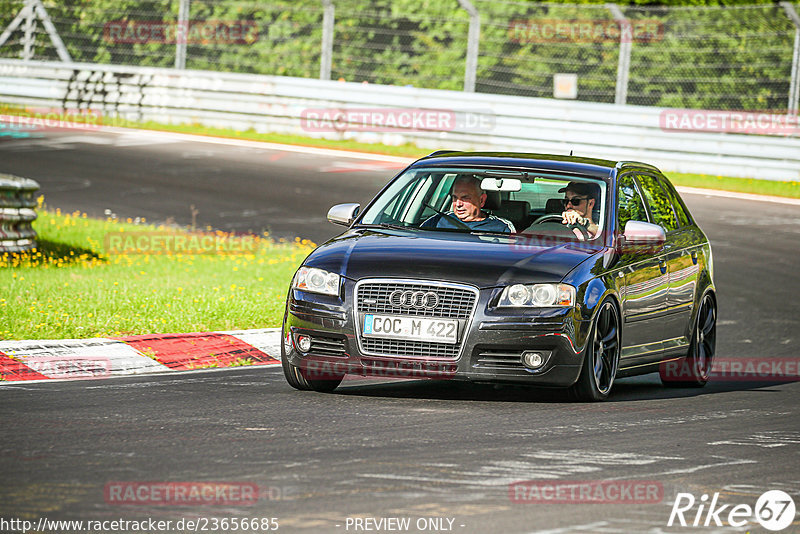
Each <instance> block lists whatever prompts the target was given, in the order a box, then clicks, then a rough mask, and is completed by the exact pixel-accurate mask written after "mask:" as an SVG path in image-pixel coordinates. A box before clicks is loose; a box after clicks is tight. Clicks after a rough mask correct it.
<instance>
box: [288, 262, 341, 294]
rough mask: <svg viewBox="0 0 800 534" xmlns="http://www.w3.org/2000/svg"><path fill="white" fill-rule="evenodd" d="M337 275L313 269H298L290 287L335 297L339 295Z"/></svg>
mask: <svg viewBox="0 0 800 534" xmlns="http://www.w3.org/2000/svg"><path fill="white" fill-rule="evenodd" d="M339 280H340V278H339V275H338V274H336V273H330V272H328V271H323V270H322V269H317V268H314V267H300V268H299V269H298V270H297V274H295V275H294V280H293V282H292V287H293V288H295V289H302V290H303V291H310V292H312V293H322V294H323V295H333V296H337V295H338V294H339Z"/></svg>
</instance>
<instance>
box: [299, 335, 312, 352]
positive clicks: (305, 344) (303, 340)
mask: <svg viewBox="0 0 800 534" xmlns="http://www.w3.org/2000/svg"><path fill="white" fill-rule="evenodd" d="M297 348H298V349H300V352H308V350H309V349H310V348H311V337H310V336H297Z"/></svg>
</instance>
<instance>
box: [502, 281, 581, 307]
mask: <svg viewBox="0 0 800 534" xmlns="http://www.w3.org/2000/svg"><path fill="white" fill-rule="evenodd" d="M574 304H575V288H574V287H572V286H571V285H568V284H532V285H525V284H514V285H513V286H508V287H506V288H505V289H504V290H503V293H502V294H501V295H500V301H499V302H498V303H497V306H498V307H504V308H522V307H533V308H551V307H566V306H572V305H574Z"/></svg>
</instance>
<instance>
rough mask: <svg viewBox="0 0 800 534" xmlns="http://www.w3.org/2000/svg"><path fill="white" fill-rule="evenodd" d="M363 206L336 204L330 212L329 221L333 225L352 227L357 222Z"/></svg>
mask: <svg viewBox="0 0 800 534" xmlns="http://www.w3.org/2000/svg"><path fill="white" fill-rule="evenodd" d="M359 209H361V204H336V205H335V206H333V207H332V208H331V209H329V210H328V220H329V221H330V222H332V223H333V224H341V225H342V226H350V225H351V224H353V221H354V220H356V215H358V210H359Z"/></svg>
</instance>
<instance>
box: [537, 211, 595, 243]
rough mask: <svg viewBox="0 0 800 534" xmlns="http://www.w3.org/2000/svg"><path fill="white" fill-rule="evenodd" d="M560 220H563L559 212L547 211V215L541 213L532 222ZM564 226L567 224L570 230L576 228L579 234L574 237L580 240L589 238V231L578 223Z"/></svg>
mask: <svg viewBox="0 0 800 534" xmlns="http://www.w3.org/2000/svg"><path fill="white" fill-rule="evenodd" d="M561 220H563V217H562V216H561V214H560V213H548V214H547V215H542V216H541V217H539V218H538V219H536V220H535V221H533V223H532V224H541V223H544V222H550V221H561ZM566 226H567V228H569V229H570V231H572V230H574V229H575V228H577V229H578V231H579V232H580V233H581V235H579V236H578V235H576V236H575V237H577V238H578V239H580V240H581V241H587V240H589V238H590V236H589V232H588V231H587V230H586V228H584V227H583V226H580V225H578V224H568V225H566ZM572 233H573V234H574V233H575V232H572Z"/></svg>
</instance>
